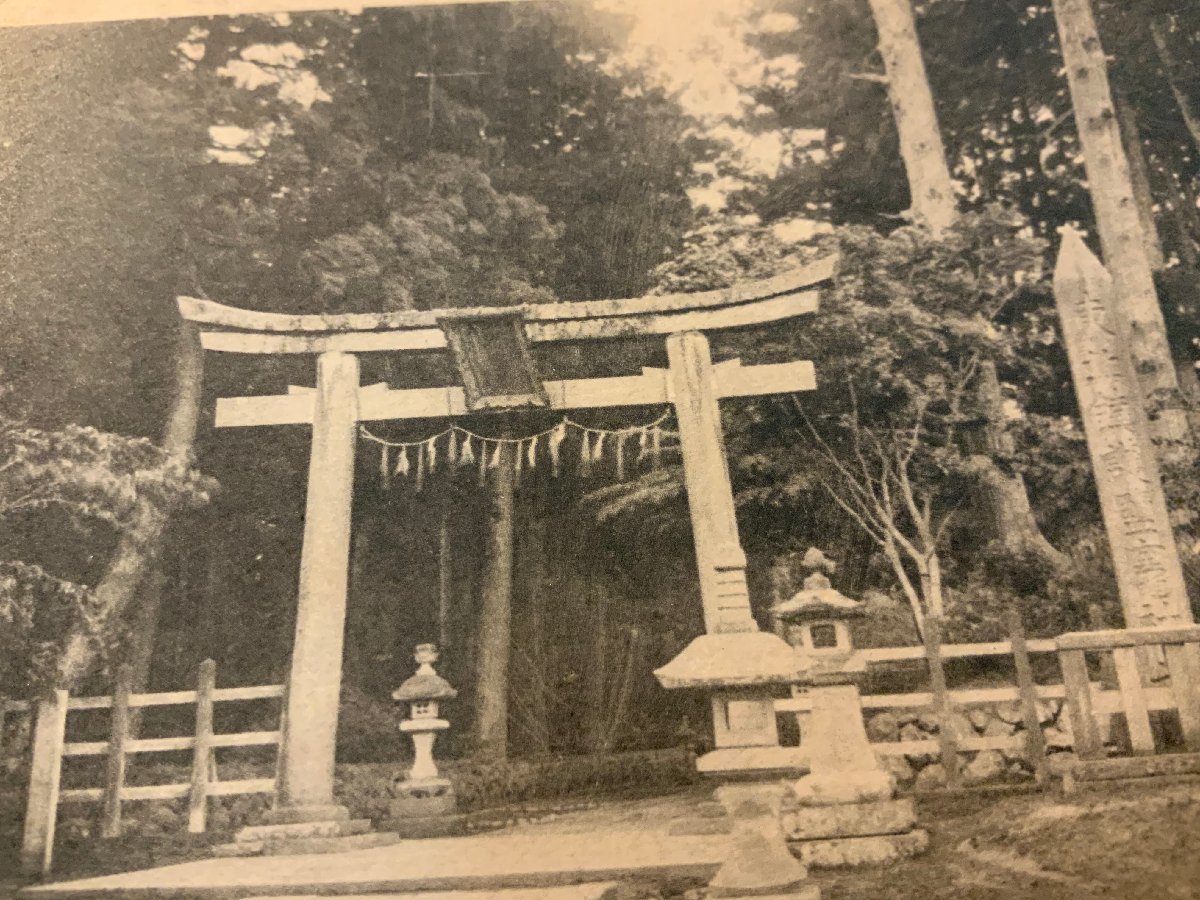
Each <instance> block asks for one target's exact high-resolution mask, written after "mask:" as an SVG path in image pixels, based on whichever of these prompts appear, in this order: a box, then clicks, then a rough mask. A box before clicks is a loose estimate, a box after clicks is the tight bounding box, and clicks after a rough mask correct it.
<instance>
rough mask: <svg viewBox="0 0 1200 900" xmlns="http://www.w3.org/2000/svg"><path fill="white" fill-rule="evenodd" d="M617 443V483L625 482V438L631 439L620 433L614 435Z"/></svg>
mask: <svg viewBox="0 0 1200 900" xmlns="http://www.w3.org/2000/svg"><path fill="white" fill-rule="evenodd" d="M613 437H614V438H616V441H617V481H624V480H625V438H627V437H629V435H627V434H626V433H625V432H623V431H618V432H617V433H616V434H615V435H613Z"/></svg>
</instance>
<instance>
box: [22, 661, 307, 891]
mask: <svg viewBox="0 0 1200 900" xmlns="http://www.w3.org/2000/svg"><path fill="white" fill-rule="evenodd" d="M129 684H130V679H129V676H128V673H127V672H126V673H123V675H122V677H120V678H119V679H118V687H117V690H116V693H115V694H113V695H112V696H110V697H70V696H68V694H67V692H66V691H57V692H56V694H55V696H54V697H53V698H51V699H49V700H43V701H41V702H40V703H39V704H38V705H37V720H36V721H37V724H36V726H35V729H34V734H33V747H32V762H31V765H30V775H29V799H28V803H27V806H26V812H25V835H24V839H23V842H22V847H21V864H22V867H23V869H24V870H25V871H26V872H28V873H30V874H32V873H36V872H39V871H40V872H42V873H43V874H44V873H47V872H49V871H50V866H51V861H52V858H53V850H54V829H55V824H56V822H57V819H58V805H59V803H70V802H76V803H78V802H84V803H101V804H103V810H102V813H101V834H102V835H103V836H104V837H116V836H118V835H119V834H120V833H121V806H122V804H123V803H124V802H126V801H129V800H175V799H180V798H185V797H186V798H187V800H188V831H190V832H193V833H199V832H203V831H204V830H205V829H206V827H207V821H208V820H207V816H208V798H209V797H228V796H231V795H235V794H269V793H274V791H275V786H276V779H275V777H274V776H273V777H270V778H248V779H241V780H237V781H219V780H216V778H215V775H216V767H215V756H214V751H215V750H216V749H217V748H219V747H253V746H264V745H272V744H274V745H278V744H280V743H281V738H282V713H281V729H280V730H277V731H251V732H241V733H221V734H218V733H215V732H214V730H213V707H214V704H216V703H221V702H225V701H231V700H260V699H269V698H282V697H283V694H284V686H283V685H277V684H273V685H262V686H255V687H234V688H218V687H217V686H216V664H215V663H214V662H213V661H212V660H206V661H205V662H203V663H201V664H200V669H199V677H198V679H197V684H196V689H195V690H192V691H172V692H168V693H160V694H134V693H131V692H130V689H129ZM193 704H194V705H195V707H196V713H195V728H194V730H193V733H192V734H191V735H184V736H180V737H165V738H162V737H158V738H134V737H133V736H132V735H131V728H130V722H131V711H132V710H135V709H143V708H146V707H154V706H179V705H193ZM87 709H108V710H111V716H110V730H109V738H108V740H105V741H68V740H67V717H68V714H69V713H71V712H74V711H76V710H87ZM181 750H190V751H191V753H192V773H191V778H190V780H188V781H186V782H181V783H179V784H156V785H144V786H131V785H127V784H126V783H125V768H126V762H127V760H128V757H129V755H130V754H136V753H167V752H177V751H181ZM72 756H104V757H107V766H106V769H105V779H104V785H103V787H89V788H71V789H61V790H60V780H61V777H62V762H63V759H64V758H65V757H72ZM277 769H278V766H277V765H276V770H277Z"/></svg>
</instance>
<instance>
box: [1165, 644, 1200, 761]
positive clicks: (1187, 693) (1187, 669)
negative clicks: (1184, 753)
mask: <svg viewBox="0 0 1200 900" xmlns="http://www.w3.org/2000/svg"><path fill="white" fill-rule="evenodd" d="M1166 651H1167V670H1168V671H1169V672H1170V673H1171V693H1172V695H1173V696H1174V697H1175V703H1176V704H1177V705H1178V707H1179V725H1180V728H1181V730H1182V731H1183V743H1184V745H1185V746H1186V747H1187V749H1188V750H1191V751H1192V752H1197V751H1200V644H1168V645H1167V647H1166Z"/></svg>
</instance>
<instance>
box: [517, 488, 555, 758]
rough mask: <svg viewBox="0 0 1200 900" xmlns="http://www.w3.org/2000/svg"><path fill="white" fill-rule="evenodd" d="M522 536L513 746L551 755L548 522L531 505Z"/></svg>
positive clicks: (526, 511) (528, 752) (526, 509)
mask: <svg viewBox="0 0 1200 900" xmlns="http://www.w3.org/2000/svg"><path fill="white" fill-rule="evenodd" d="M523 512H524V515H523V516H522V517H521V534H520V538H519V540H518V541H517V546H516V554H517V563H516V583H517V585H519V589H518V591H517V599H516V604H515V605H516V613H515V614H516V617H517V621H518V622H519V625H518V627H517V629H516V639H515V640H514V641H513V647H512V653H513V667H514V671H513V678H512V685H513V686H512V694H513V696H512V698H511V705H512V707H513V712H514V715H513V724H514V725H515V727H516V728H517V731H518V738H517V741H516V742H515V743H516V744H517V746H518V747H519V752H521V753H523V754H526V755H534V756H537V755H542V754H546V753H549V752H550V723H549V718H548V706H549V703H548V700H549V698H548V696H547V693H548V688H547V676H546V660H545V618H546V593H547V583H546V582H547V576H546V569H547V567H546V559H547V555H548V550H549V547H548V543H549V527H548V525H549V523H548V521H547V519H546V517H544V516H541V515H538V511H537V510H536V509H533V508H532V507H531V505H530V504H528V503H526V504H523Z"/></svg>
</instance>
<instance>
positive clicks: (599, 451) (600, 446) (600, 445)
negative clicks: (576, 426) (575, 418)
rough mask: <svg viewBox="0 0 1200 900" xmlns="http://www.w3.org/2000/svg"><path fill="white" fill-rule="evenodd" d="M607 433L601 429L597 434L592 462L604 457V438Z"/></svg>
mask: <svg viewBox="0 0 1200 900" xmlns="http://www.w3.org/2000/svg"><path fill="white" fill-rule="evenodd" d="M605 437H607V435H606V434H605V433H604V432H603V431H601V432H600V433H599V434H597V435H596V443H594V444H593V445H592V462H600V460H602V459H604V438H605Z"/></svg>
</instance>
